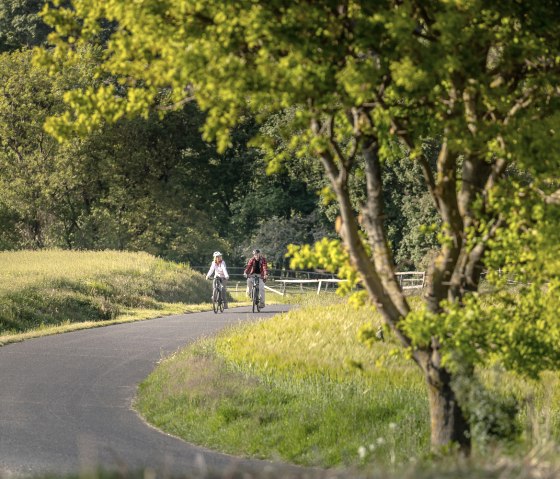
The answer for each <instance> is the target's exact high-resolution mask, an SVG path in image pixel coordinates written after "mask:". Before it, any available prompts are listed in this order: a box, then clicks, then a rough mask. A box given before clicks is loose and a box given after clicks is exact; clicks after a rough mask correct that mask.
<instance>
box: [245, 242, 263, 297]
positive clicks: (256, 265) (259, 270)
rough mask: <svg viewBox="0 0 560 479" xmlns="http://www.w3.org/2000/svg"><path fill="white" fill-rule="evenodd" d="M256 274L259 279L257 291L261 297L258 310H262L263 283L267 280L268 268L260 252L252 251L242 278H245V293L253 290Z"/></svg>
mask: <svg viewBox="0 0 560 479" xmlns="http://www.w3.org/2000/svg"><path fill="white" fill-rule="evenodd" d="M256 274H258V275H259V276H260V277H261V281H259V290H260V297H261V304H259V308H264V283H265V281H266V279H267V278H268V268H267V265H266V259H265V257H264V256H262V255H261V251H260V250H258V249H255V250H253V257H252V258H251V259H250V260H249V262H248V263H247V266H246V267H245V271H244V272H243V276H245V277H246V278H247V293H249V292H250V291H252V289H253V281H254V279H253V276H254V275H256Z"/></svg>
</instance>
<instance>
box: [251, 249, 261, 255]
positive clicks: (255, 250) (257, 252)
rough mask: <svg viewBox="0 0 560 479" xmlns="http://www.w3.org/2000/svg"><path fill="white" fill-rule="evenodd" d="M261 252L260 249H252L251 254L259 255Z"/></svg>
mask: <svg viewBox="0 0 560 479" xmlns="http://www.w3.org/2000/svg"><path fill="white" fill-rule="evenodd" d="M260 252H261V250H260V249H254V250H253V254H260Z"/></svg>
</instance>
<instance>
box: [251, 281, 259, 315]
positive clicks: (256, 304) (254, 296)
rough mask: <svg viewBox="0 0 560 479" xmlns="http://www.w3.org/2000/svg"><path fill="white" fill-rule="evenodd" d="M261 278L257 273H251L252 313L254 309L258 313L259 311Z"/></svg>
mask: <svg viewBox="0 0 560 479" xmlns="http://www.w3.org/2000/svg"><path fill="white" fill-rule="evenodd" d="M260 280H261V278H260V277H259V275H258V274H255V275H253V287H252V288H251V299H252V300H253V313H254V312H255V309H256V310H257V312H258V313H260V312H261V306H260V305H261V290H260V284H259V282H260Z"/></svg>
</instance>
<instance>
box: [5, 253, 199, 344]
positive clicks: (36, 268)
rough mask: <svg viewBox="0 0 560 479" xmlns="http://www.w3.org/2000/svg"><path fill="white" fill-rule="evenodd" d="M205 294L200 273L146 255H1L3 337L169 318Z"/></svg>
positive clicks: (196, 301)
mask: <svg viewBox="0 0 560 479" xmlns="http://www.w3.org/2000/svg"><path fill="white" fill-rule="evenodd" d="M208 296H209V287H208V284H205V282H204V279H203V276H202V275H200V274H199V273H196V272H194V271H192V270H191V269H190V268H189V267H188V266H185V265H180V264H175V263H171V262H168V261H164V260H161V259H158V258H156V257H154V256H151V255H149V254H147V253H125V252H117V251H102V252H92V251H62V250H51V251H10V252H1V253H0V335H1V336H7V335H14V334H19V333H25V332H29V331H33V330H37V329H44V328H48V327H50V326H56V325H61V324H72V323H83V322H88V321H89V322H91V321H93V322H99V321H107V320H114V319H116V318H119V317H121V316H123V315H127V314H128V315H130V314H137V315H139V316H141V315H142V313H141V312H142V311H147V310H149V311H151V312H152V313H151V314H152V315H153V314H154V313H153V312H154V311H158V310H161V311H162V313H166V312H167V313H168V314H170V312H171V311H173V312H179V310H178V309H177V305H179V309H183V308H184V306H185V304H189V303H190V304H197V303H202V302H208ZM170 305H175V306H174V307H171V308H170Z"/></svg>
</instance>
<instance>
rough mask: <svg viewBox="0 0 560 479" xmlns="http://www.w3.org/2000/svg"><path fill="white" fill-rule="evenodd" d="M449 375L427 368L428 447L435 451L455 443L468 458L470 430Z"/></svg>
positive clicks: (443, 369) (445, 371) (444, 371)
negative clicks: (429, 442)
mask: <svg viewBox="0 0 560 479" xmlns="http://www.w3.org/2000/svg"><path fill="white" fill-rule="evenodd" d="M451 379H452V376H451V374H450V373H449V372H448V371H447V370H446V369H445V368H440V369H435V368H433V366H432V367H430V366H428V370H427V372H426V382H427V384H428V399H429V404H430V420H431V432H432V434H431V445H432V449H433V450H434V451H436V452H437V450H439V449H441V448H442V447H449V446H450V445H452V444H456V445H457V446H458V447H459V451H460V452H461V453H462V454H464V455H465V456H468V455H469V454H470V451H471V438H470V427H469V423H468V422H467V420H466V418H465V415H464V413H463V411H462V409H461V407H460V405H459V403H458V401H457V397H456V395H455V392H454V391H453V389H452V387H451Z"/></svg>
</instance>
